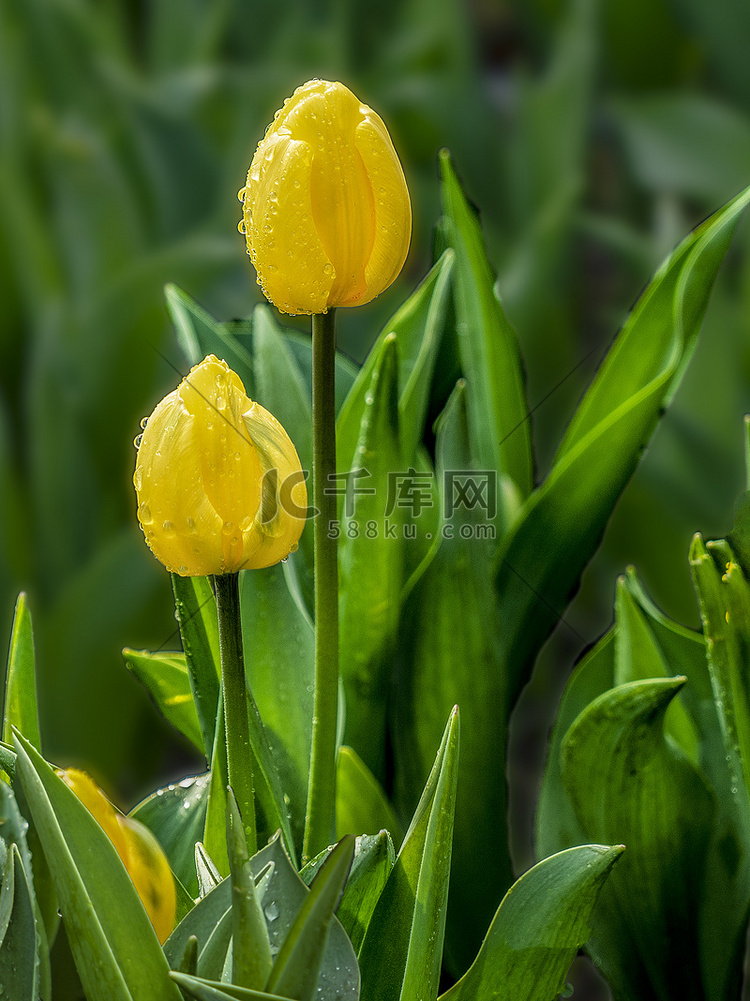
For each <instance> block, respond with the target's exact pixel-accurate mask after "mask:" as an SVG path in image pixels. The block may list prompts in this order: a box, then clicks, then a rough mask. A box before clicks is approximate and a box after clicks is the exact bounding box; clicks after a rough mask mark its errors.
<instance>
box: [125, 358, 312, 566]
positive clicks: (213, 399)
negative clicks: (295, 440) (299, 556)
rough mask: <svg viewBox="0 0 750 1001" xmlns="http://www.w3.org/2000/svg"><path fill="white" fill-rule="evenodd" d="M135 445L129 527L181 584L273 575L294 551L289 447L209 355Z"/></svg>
mask: <svg viewBox="0 0 750 1001" xmlns="http://www.w3.org/2000/svg"><path fill="white" fill-rule="evenodd" d="M136 440H137V442H138V460H137V462H136V466H135V473H134V475H133V483H134V485H135V490H136V494H137V496H138V520H139V521H140V523H141V528H142V529H143V532H144V534H145V536H146V542H147V543H148V545H149V547H150V548H151V550H152V552H153V553H154V555H155V556H156V557H157V559H159V560H161V562H162V563H163V564H164V565H165V566H166V567H167V569H168V570H171V571H172V572H174V573H178V574H180V576H183V577H188V576H190V577H195V576H204V575H208V574H223V573H236V572H237V571H239V570H243V569H257V568H259V567H268V566H272V565H273V564H274V563H278V562H279V560H283V559H284V558H285V557H286V556H288V555H289V553H290V552H292V551H294V550H295V549H296V548H297V542H298V540H299V537H300V535H301V534H302V529H303V528H304V524H305V517H306V505H307V490H306V487H305V481H304V474H303V473H302V469H301V466H300V461H299V458H298V456H297V452H296V451H295V448H294V445H293V444H292V442H291V441H290V439H289V436H288V435H287V433H286V431H285V430H284V428H283V427H282V426H281V424H279V422H278V421H277V420H276V418H275V417H273V416H272V415H271V414H270V413H269V412H268V411H267V410H265V409H264V408H263V407H261V406H260V404H258V403H253V401H252V400H250V399H248V397H247V396H246V395H245V387H244V386H243V385H242V382H241V380H240V378H239V376H238V375H237V374H236V373H235V372H233V371H232V370H231V369H230V368H229V366H228V365H227V364H226V362H224V361H219V359H218V358H215V357H214V356H213V355H208V357H207V358H204V360H203V361H202V362H201V363H200V365H196V366H195V367H194V368H192V369H191V370H190V373H189V374H188V375H187V376H186V377H185V378H184V379H183V380H182V382H181V383H180V385H179V387H178V388H177V389H176V390H174V392H172V393H170V394H169V395H168V396H166V397H165V398H164V399H163V400H162V401H161V403H159V404H158V406H157V407H156V409H155V410H154V412H153V414H152V415H151V416H150V417H149V418H148V421H147V422H146V424H145V429H144V431H143V435H142V436H140V441H138V439H136Z"/></svg>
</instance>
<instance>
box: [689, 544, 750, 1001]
mask: <svg viewBox="0 0 750 1001" xmlns="http://www.w3.org/2000/svg"><path fill="white" fill-rule="evenodd" d="M690 564H691V569H692V573H693V581H694V583H695V588H696V591H697V592H698V597H699V600H700V607H701V619H702V621H703V632H704V636H705V640H706V655H707V657H708V669H709V673H710V679H711V687H712V695H713V699H712V701H711V707H712V709H713V715H712V716H711V715H709V713H708V712H706V714H705V715H706V718H707V720H708V719H710V720H711V722H712V724H713V737H714V741H713V742H710V741H709V739H708V738H704V740H703V747H704V753H705V757H706V763H705V766H704V767H705V769H706V772H707V773H708V775H709V777H710V779H711V781H712V784H713V787H714V790H715V792H716V798H717V804H718V815H717V822H716V829H715V833H714V839H713V843H712V856H711V863H712V865H711V872H712V878H711V879H710V880H709V881H708V883H707V886H706V900H705V903H704V907H703V910H702V913H701V915H700V916H701V930H702V933H703V937H702V960H703V966H704V976H703V980H704V983H705V984H706V985H707V988H709V987H710V986H711V985H714V986H713V988H712V989H713V995H712V996H713V997H716V998H717V999H720V998H723V997H730V996H732V994H736V993H737V990H738V989H739V984H740V982H741V979H742V968H743V955H744V951H745V933H746V929H747V921H748V917H749V916H750V852H749V851H748V845H750V798H749V796H748V780H749V777H750V760H748V756H747V755H748V752H749V750H750V748H749V747H748V735H749V734H750V717H749V713H750V696H749V694H748V684H747V661H746V659H745V658H746V657H747V651H748V649H749V648H750V589H749V588H748V583H747V579H746V578H745V576H744V574H743V571H742V569H741V567H740V565H739V563H737V562H736V561H735V560H734V557H733V554H732V551H731V550H730V549H729V547H728V546H726V543H709V544H708V547H707V546H705V545H704V543H703V541H702V540H701V538H700V536H696V537H695V538H694V539H693V543H692V546H691V549H690Z"/></svg>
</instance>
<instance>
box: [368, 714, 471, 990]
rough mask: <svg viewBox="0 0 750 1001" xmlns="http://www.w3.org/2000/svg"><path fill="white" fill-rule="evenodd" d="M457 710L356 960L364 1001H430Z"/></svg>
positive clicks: (449, 829) (445, 877) (438, 956)
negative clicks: (422, 1000)
mask: <svg viewBox="0 0 750 1001" xmlns="http://www.w3.org/2000/svg"><path fill="white" fill-rule="evenodd" d="M458 735H459V724H458V709H457V708H454V710H453V711H452V713H451V715H450V718H449V720H448V723H447V726H446V728H445V732H444V734H443V740H442V742H441V745H440V749H439V750H438V753H437V757H436V759H435V764H434V766H433V769H432V772H431V773H430V776H429V778H428V780H427V784H426V785H425V788H424V792H423V794H422V798H421V799H420V801H419V804H418V805H417V809H416V811H415V813H414V816H413V818H412V822H411V825H410V827H409V830H408V831H407V832H406V836H405V838H404V843H403V844H402V846H401V850H400V851H399V853H398V857H397V858H396V863H395V865H394V867H393V869H392V870H391V874H390V876H389V877H388V882H387V883H386V885H385V889H384V890H383V892H382V894H381V895H380V899H379V900H378V903H377V904H376V906H375V910H374V912H373V915H372V918H371V919H370V924H369V926H368V928H367V933H366V934H365V938H364V942H363V943H362V947H361V950H360V954H359V960H360V969H361V971H362V999H363V1001H371V999H373V1001H374V999H377V1001H410V999H412V998H415V997H420V998H424V999H425V1001H431V999H434V998H436V997H437V992H438V981H439V978H440V968H441V962H442V957H443V936H444V933H445V905H446V901H447V898H448V881H449V878H450V870H451V850H452V844H453V814H454V810H455V802H456V800H455V797H456V779H457V774H458Z"/></svg>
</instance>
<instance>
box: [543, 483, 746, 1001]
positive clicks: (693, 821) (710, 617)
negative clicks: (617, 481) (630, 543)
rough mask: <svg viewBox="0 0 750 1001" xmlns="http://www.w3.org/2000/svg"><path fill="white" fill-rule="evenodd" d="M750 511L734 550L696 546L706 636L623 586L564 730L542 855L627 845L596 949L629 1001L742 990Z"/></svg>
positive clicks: (618, 992)
mask: <svg viewBox="0 0 750 1001" xmlns="http://www.w3.org/2000/svg"><path fill="white" fill-rule="evenodd" d="M748 510H749V509H748V506H747V504H746V503H745V499H744V498H743V499H742V501H741V502H740V504H738V507H737V515H736V517H737V520H736V523H735V527H734V529H733V531H732V532H731V533H730V535H729V539H730V540H732V541H731V543H730V541H728V540H720V541H718V542H709V543H708V544H704V542H703V541H702V539H701V537H700V536H696V537H695V538H694V540H693V543H692V545H691V549H690V564H691V567H692V571H693V577H694V581H695V587H696V591H697V594H698V599H699V603H700V609H701V619H702V625H703V635H702V636H701V635H700V634H697V633H695V632H693V631H691V630H689V629H686V628H684V627H683V626H680V625H678V624H677V623H674V622H672V621H670V620H669V619H668V618H666V617H665V616H664V615H663V614H662V613H661V612H659V610H658V609H657V608H656V607H655V606H654V604H653V603H652V602H651V600H650V599H649V598H648V597H647V595H646V594H645V592H644V590H643V588H642V586H641V584H640V582H639V581H638V578H637V577H636V575H635V572H634V571H632V570H631V571H629V572H628V574H627V576H626V577H624V578H622V579H621V580H620V581H619V583H618V589H617V600H616V604H615V625H614V626H613V628H612V629H611V630H610V631H609V632H608V633H607V634H606V635H605V636H604V637H603V638H602V640H600V642H599V643H598V644H597V646H596V647H594V649H593V650H592V651H591V652H590V653H589V654H588V655H587V656H586V657H585V658H584V660H583V661H582V662H581V664H580V665H579V667H578V668H577V670H576V672H575V673H574V675H573V676H572V678H571V680H570V682H569V684H568V686H567V688H566V691H565V693H564V695H563V700H562V702H561V705H560V711H559V713H558V717H557V722H556V724H555V729H554V731H553V735H552V740H551V745H550V752H549V758H548V763H547V769H546V772H545V778H544V784H543V787H542V794H541V798H540V806H539V811H538V815H537V832H538V838H537V845H538V848H539V850H540V851H541V852H542V853H547V852H550V851H554V850H556V849H560V848H562V847H565V846H567V845H570V844H575V843H577V842H579V841H581V840H583V839H586V838H595V837H600V838H602V839H605V840H609V841H618V840H621V841H623V842H624V843H625V844H626V845H627V852H626V854H625V857H624V859H623V861H622V863H621V864H620V865H618V867H617V869H616V870H615V872H614V873H613V874H612V877H611V879H609V880H608V882H607V884H606V886H605V887H604V888H603V890H602V893H601V895H600V897H599V902H598V904H597V907H596V909H595V911H594V914H593V917H592V936H591V939H590V942H589V944H588V950H589V952H590V954H591V956H592V957H593V958H594V959H595V961H596V962H597V964H598V965H599V966H600V968H601V969H602V971H603V972H604V974H605V975H606V977H607V980H608V981H609V983H610V985H611V987H612V990H613V992H614V996H615V997H618V998H619V997H629V996H636V995H637V996H638V997H642V998H654V999H656V998H659V999H666V998H675V999H677V998H685V997H695V998H710V999H716V1001H720V999H728V998H732V997H735V996H737V993H738V991H739V985H740V983H741V978H742V962H743V954H744V944H745V937H746V930H747V921H748V916H749V915H750V827H749V824H748V821H749V818H750V809H749V808H748V803H749V802H750V799H749V798H748V791H747V779H746V776H747V765H746V761H747V753H748V752H747V731H748V727H749V726H750V722H749V721H748V719H749V717H748V713H749V711H750V709H749V703H748V692H747V679H746V670H745V667H746V663H747V656H746V649H747V644H748V642H750V641H749V640H748V636H749V635H750V618H749V616H750V591H748V587H747V583H746V579H745V576H744V571H743V569H742V561H743V560H744V558H745V556H744V542H743V540H744V539H745V538H746V537H747V535H746V533H747V530H748ZM733 545H736V546H737V552H738V553H740V554H741V555H740V557H739V559H738V558H737V556H735V551H734V549H733ZM678 672H679V673H678ZM675 674H677V675H678V676H677V677H671V676H672V675H675ZM680 674H682V677H680V676H679V675H680Z"/></svg>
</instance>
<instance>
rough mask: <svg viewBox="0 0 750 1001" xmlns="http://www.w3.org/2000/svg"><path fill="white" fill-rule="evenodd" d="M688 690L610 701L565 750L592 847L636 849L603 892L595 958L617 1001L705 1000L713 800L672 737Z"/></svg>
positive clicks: (674, 683) (629, 691)
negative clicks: (700, 913) (670, 725)
mask: <svg viewBox="0 0 750 1001" xmlns="http://www.w3.org/2000/svg"><path fill="white" fill-rule="evenodd" d="M684 682H685V679H684V678H662V679H655V680H652V681H638V682H630V683H629V684H626V685H621V686H620V687H619V688H615V689H612V690H611V691H609V692H606V693H605V694H603V695H601V696H599V698H597V699H595V700H594V701H593V702H592V703H591V704H590V705H589V706H588V707H587V708H586V709H585V710H584V711H583V712H582V713H581V715H580V716H579V717H578V719H577V720H576V722H575V723H574V724H573V726H572V727H571V728H570V730H569V731H568V733H567V735H566V737H565V740H564V741H563V745H562V764H563V781H564V782H565V785H566V787H567V789H568V792H569V794H570V796H571V799H572V802H573V805H574V808H575V811H576V815H577V817H578V820H579V822H580V824H581V826H582V828H583V830H584V832H585V835H586V837H588V838H590V839H595V840H601V841H604V842H606V841H609V842H615V843H616V842H618V841H620V842H621V843H623V844H626V845H627V849H628V850H627V853H626V855H625V857H624V858H623V860H622V862H621V863H620V864H619V865H618V866H617V869H616V870H615V871H614V872H613V873H612V876H611V878H610V880H609V881H608V883H607V885H606V886H605V887H604V889H603V890H602V893H601V896H600V905H599V906H598V907H597V910H596V914H595V917H594V919H593V922H592V927H593V935H592V938H591V942H590V945H589V949H590V952H591V954H592V956H593V957H594V959H595V961H596V962H597V964H598V965H599V967H600V968H601V969H602V971H603V973H604V974H605V976H606V977H607V980H608V982H609V983H610V985H611V987H612V989H613V992H614V993H615V995H616V996H623V997H638V998H641V999H643V1001H646V999H656V998H659V999H661V1001H666V999H669V998H674V999H675V1001H677V999H678V998H681V999H689V998H695V999H696V1001H697V999H699V998H703V997H704V996H705V995H704V993H703V992H704V986H703V984H702V983H701V970H700V961H699V954H700V953H699V930H698V927H697V924H696V922H695V919H694V915H695V913H696V912H697V910H698V908H699V907H700V901H701V897H702V893H703V880H704V878H705V876H706V854H707V847H708V841H709V837H710V831H711V824H712V821H713V815H714V799H713V796H712V795H711V793H710V791H709V790H708V789H707V787H706V785H705V783H704V780H703V779H702V777H701V776H700V774H699V773H698V771H697V770H696V768H695V766H694V765H692V763H691V762H690V761H689V759H688V758H687V757H686V756H685V754H684V752H683V751H682V750H680V749H679V748H678V747H677V746H676V745H675V744H674V743H672V742H671V741H668V740H666V739H665V736H664V715H665V713H666V710H667V706H668V705H669V703H670V702H671V700H672V699H673V698H674V697H675V695H676V694H677V692H678V691H679V689H680V688H681V687H682V685H683V684H684ZM675 846H679V850H675Z"/></svg>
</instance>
